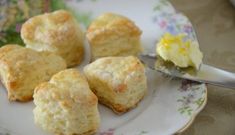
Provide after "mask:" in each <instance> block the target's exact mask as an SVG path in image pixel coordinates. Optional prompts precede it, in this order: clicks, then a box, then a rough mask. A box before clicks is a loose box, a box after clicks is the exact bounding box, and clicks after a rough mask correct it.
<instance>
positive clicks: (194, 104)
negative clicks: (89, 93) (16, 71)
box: [0, 0, 207, 135]
mask: <svg viewBox="0 0 235 135" xmlns="http://www.w3.org/2000/svg"><path fill="white" fill-rule="evenodd" d="M67 4H68V6H69V7H70V8H71V9H73V10H74V11H75V12H76V13H77V17H78V18H79V19H80V21H81V23H83V24H84V26H87V24H88V23H89V22H90V21H91V19H92V18H94V17H96V16H97V15H100V14H101V13H103V12H114V13H119V14H122V15H125V16H127V17H129V18H130V19H132V20H133V21H135V22H136V24H137V25H138V26H139V27H140V28H141V29H142V30H143V35H142V41H143V45H144V48H145V51H146V52H153V51H154V50H155V49H154V48H155V47H154V46H155V43H156V41H157V40H158V39H159V37H160V36H161V35H162V34H163V33H164V32H170V33H173V34H176V33H179V32H186V33H188V34H189V36H188V38H191V39H192V40H196V38H195V34H194V31H193V29H192V26H191V24H190V22H189V21H188V19H187V18H186V17H185V16H184V15H182V14H181V13H177V12H176V11H175V9H174V8H173V7H172V6H171V4H170V3H169V2H168V1H165V0H148V1H145V0H130V1H127V0H112V1H111V0H86V1H85V0H74V1H71V0H70V1H68V3H67ZM84 28H85V27H84ZM87 50H89V49H88V48H87V49H86V60H85V61H84V62H83V64H82V66H80V67H79V69H82V67H83V66H84V65H86V64H87V63H88V60H89V56H90V55H89V52H88V51H87ZM146 74H147V76H148V94H147V95H146V97H145V98H144V99H143V101H141V103H140V104H139V105H138V106H137V107H136V108H135V109H133V110H131V111H130V112H128V113H126V114H123V115H121V116H119V115H116V114H114V113H113V112H112V111H111V110H110V109H108V108H106V107H104V106H102V105H99V110H100V114H101V127H100V130H99V132H98V133H97V134H98V135H114V134H115V135H147V134H148V135H169V134H174V133H176V132H180V131H182V129H185V127H187V126H188V125H189V123H191V121H192V120H193V119H194V117H195V116H196V115H197V114H198V113H199V112H200V111H201V110H202V109H203V107H204V106H205V104H206V100H207V89H206V86H205V84H198V83H194V82H190V81H186V80H179V79H172V78H170V77H164V76H162V75H161V74H159V73H156V72H154V71H151V70H146ZM0 89H1V90H0V135H44V134H45V135H46V134H47V133H45V132H43V131H42V130H41V129H40V128H38V127H36V126H35V124H34V122H33V113H32V110H33V108H34V105H33V103H32V102H28V103H17V102H9V101H8V100H7V92H6V90H5V88H4V87H3V86H2V85H1V86H0ZM48 109H49V108H48Z"/></svg>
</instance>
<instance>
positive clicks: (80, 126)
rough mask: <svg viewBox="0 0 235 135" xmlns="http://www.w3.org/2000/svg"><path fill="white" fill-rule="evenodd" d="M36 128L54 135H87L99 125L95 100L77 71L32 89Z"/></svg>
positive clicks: (66, 72) (54, 78)
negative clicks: (33, 90) (37, 126)
mask: <svg viewBox="0 0 235 135" xmlns="http://www.w3.org/2000/svg"><path fill="white" fill-rule="evenodd" d="M33 97H34V103H35V105H36V107H35V109H34V110H33V113H34V120H35V123H36V124H37V125H39V126H40V127H41V128H42V129H44V130H45V131H47V132H50V133H53V134H55V135H90V134H93V133H95V132H96V131H97V129H98V127H99V123H100V117H99V112H98V108H97V104H98V99H97V97H96V96H95V94H94V93H93V92H92V91H91V90H90V88H89V86H88V83H87V81H86V79H85V77H84V76H83V75H81V74H80V73H79V72H78V71H77V70H76V69H67V70H64V71H61V72H59V73H57V74H55V75H54V76H53V77H52V78H51V80H50V81H49V82H45V83H42V84H40V85H38V86H37V87H36V88H35V93H34V96H33Z"/></svg>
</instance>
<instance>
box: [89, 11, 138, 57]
mask: <svg viewBox="0 0 235 135" xmlns="http://www.w3.org/2000/svg"><path fill="white" fill-rule="evenodd" d="M141 34H142V31H141V30H140V29H139V28H138V27H137V26H136V25H135V23H134V22H133V21H131V20H130V19H128V18H127V17H124V16H121V15H118V14H114V13H105V14H103V15H101V16H99V17H98V18H96V19H95V20H94V21H93V22H92V23H91V24H90V26H89V28H88V30H87V33H86V37H87V39H88V42H89V44H90V48H91V55H92V60H95V59H97V58H100V57H105V56H130V55H137V54H138V53H140V52H141V51H142V47H141V41H140V40H141V39H140V37H141Z"/></svg>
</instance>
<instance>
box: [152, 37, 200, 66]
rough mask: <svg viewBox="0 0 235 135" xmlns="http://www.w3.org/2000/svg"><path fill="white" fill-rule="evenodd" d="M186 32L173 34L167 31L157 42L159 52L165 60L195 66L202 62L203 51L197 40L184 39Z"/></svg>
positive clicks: (178, 64)
mask: <svg viewBox="0 0 235 135" xmlns="http://www.w3.org/2000/svg"><path fill="white" fill-rule="evenodd" d="M185 36H186V35H185V34H178V35H171V34H169V33H166V34H164V35H163V37H162V38H161V40H160V41H159V42H158V43H157V47H156V51H157V54H158V55H159V56H160V57H161V58H163V59H164V60H165V61H171V62H173V63H174V64H175V65H176V66H178V67H182V68H185V67H189V66H192V67H195V68H196V69H199V67H200V64H201V63H202V58H203V55H202V52H201V51H200V49H199V45H198V43H197V42H194V41H191V40H184V38H185Z"/></svg>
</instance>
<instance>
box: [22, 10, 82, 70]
mask: <svg viewBox="0 0 235 135" xmlns="http://www.w3.org/2000/svg"><path fill="white" fill-rule="evenodd" d="M21 37H22V39H23V41H24V43H25V44H26V47H27V48H31V49H34V50H37V51H49V52H53V53H56V54H57V55H60V56H61V57H63V58H64V59H65V61H66V63H67V66H68V67H73V66H76V65H78V64H79V63H80V62H81V61H82V59H83V55H84V45H83V43H84V37H85V36H84V33H83V32H82V30H81V28H80V27H79V24H78V22H77V21H76V20H75V18H74V17H73V16H72V15H71V14H70V13H69V12H68V11H65V10H58V11H54V12H52V13H45V14H42V15H38V16H34V17H32V18H30V19H29V20H27V21H26V22H25V23H24V24H23V26H22V29H21Z"/></svg>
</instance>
